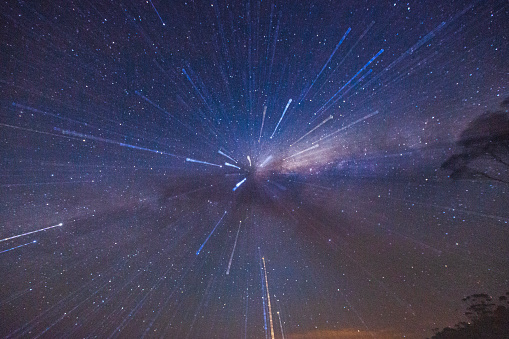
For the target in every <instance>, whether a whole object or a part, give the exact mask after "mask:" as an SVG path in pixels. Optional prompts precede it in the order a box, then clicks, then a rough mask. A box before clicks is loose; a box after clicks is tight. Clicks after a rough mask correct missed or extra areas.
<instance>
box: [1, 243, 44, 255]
mask: <svg viewBox="0 0 509 339" xmlns="http://www.w3.org/2000/svg"><path fill="white" fill-rule="evenodd" d="M36 242H37V240H34V241H30V242H27V243H26V244H23V245H19V246H16V247H13V248H9V249H8V250H4V251H0V253H5V252H9V251H12V250H15V249H16V248H20V247H23V246H27V245H30V244H35V243H36Z"/></svg>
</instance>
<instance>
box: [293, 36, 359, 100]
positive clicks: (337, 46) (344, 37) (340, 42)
mask: <svg viewBox="0 0 509 339" xmlns="http://www.w3.org/2000/svg"><path fill="white" fill-rule="evenodd" d="M351 30H352V28H351V27H348V29H347V30H346V32H345V34H344V35H343V37H342V38H341V40H339V42H338V44H337V45H336V48H334V51H333V52H332V54H331V55H330V57H329V59H328V60H327V62H326V63H325V65H323V67H322V69H321V70H320V73H318V75H317V76H316V78H315V80H313V82H312V83H311V86H309V88H308V89H307V91H306V93H305V94H304V95H303V96H302V98H301V99H300V101H299V104H300V103H301V102H302V100H304V99H305V98H306V96H307V95H308V93H309V91H310V90H311V88H312V87H313V85H314V84H315V82H316V80H318V78H319V77H320V75H322V72H323V71H324V70H325V68H326V67H327V65H328V64H329V62H330V61H331V59H332V57H333V56H334V54H335V53H336V51H337V50H338V48H339V46H341V44H342V43H343V41H344V40H345V39H346V36H347V35H348V33H350V31H351Z"/></svg>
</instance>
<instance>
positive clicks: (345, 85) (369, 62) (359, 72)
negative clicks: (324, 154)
mask: <svg viewBox="0 0 509 339" xmlns="http://www.w3.org/2000/svg"><path fill="white" fill-rule="evenodd" d="M383 52H384V49H383V48H382V49H381V50H380V51H378V53H376V54H375V56H373V57H372V58H371V59H370V60H369V61H368V62H367V63H366V64H365V65H364V66H362V68H361V69H360V70H359V71H357V73H355V75H354V76H353V77H351V78H350V80H348V81H347V82H346V84H344V85H343V86H342V87H341V88H340V89H339V90H338V91H337V92H336V93H335V94H334V95H333V96H332V97H331V98H330V99H329V100H327V102H326V103H325V104H323V105H322V107H320V109H318V111H316V113H315V115H317V114H318V113H323V111H325V110H327V108H325V107H326V106H327V105H328V104H329V102H331V101H332V100H333V99H334V98H335V97H336V96H337V95H338V94H339V93H340V92H341V91H342V90H343V89H345V87H347V86H348V85H349V84H350V83H351V82H352V81H353V80H354V79H355V78H357V76H358V75H359V74H361V73H362V72H363V71H364V70H365V69H366V68H367V67H368V66H369V65H370V64H371V63H372V62H373V61H375V59H376V58H378V57H379V56H380V54H382V53H383ZM329 107H330V106H329Z"/></svg>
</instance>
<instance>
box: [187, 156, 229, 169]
mask: <svg viewBox="0 0 509 339" xmlns="http://www.w3.org/2000/svg"><path fill="white" fill-rule="evenodd" d="M186 161H187V162H195V163H197V164H204V165H210V166H216V167H223V166H222V165H218V164H213V163H211V162H206V161H201V160H196V159H191V158H186Z"/></svg>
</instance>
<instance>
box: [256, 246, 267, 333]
mask: <svg viewBox="0 0 509 339" xmlns="http://www.w3.org/2000/svg"><path fill="white" fill-rule="evenodd" d="M258 255H260V257H261V254H260V247H258ZM259 263H260V278H261V280H262V281H261V286H262V303H263V325H264V329H265V339H267V338H268V333H267V306H266V303H265V297H266V295H265V284H264V278H263V277H264V275H263V266H262V261H261V260H260V262H259Z"/></svg>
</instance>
